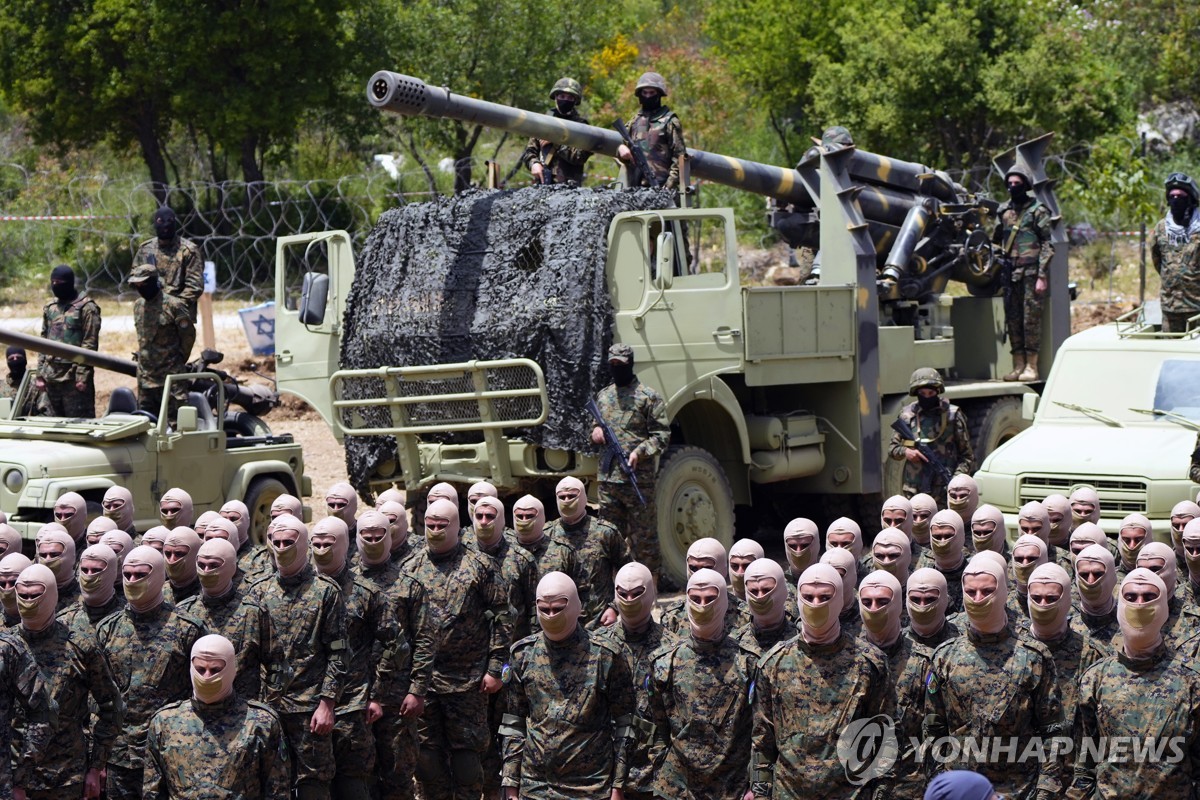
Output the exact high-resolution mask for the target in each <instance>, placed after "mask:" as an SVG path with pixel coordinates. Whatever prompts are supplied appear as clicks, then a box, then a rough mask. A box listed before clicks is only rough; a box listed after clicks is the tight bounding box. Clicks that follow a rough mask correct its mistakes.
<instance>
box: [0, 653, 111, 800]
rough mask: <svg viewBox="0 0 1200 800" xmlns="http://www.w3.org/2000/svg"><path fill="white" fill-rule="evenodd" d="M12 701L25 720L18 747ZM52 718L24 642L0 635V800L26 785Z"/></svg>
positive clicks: (47, 737) (52, 710)
mask: <svg viewBox="0 0 1200 800" xmlns="http://www.w3.org/2000/svg"><path fill="white" fill-rule="evenodd" d="M14 700H15V701H16V704H17V706H19V707H20V710H21V711H22V712H23V713H24V719H25V725H24V730H23V732H22V736H21V740H20V742H19V750H18V749H17V746H15V745H14V742H13V725H12V722H13V710H14V708H13V701H14ZM56 717H57V709H56V708H55V706H54V703H53V702H52V700H51V698H50V693H49V690H48V687H47V686H46V685H45V684H44V683H43V682H42V677H41V674H40V672H39V670H38V665H37V662H36V661H35V660H34V657H33V655H32V654H31V653H30V652H29V648H28V647H26V645H25V641H24V640H23V639H22V638H21V637H20V636H14V635H13V633H8V634H5V635H4V636H0V800H12V796H13V791H12V790H13V786H21V787H24V786H27V785H28V784H29V781H30V780H31V778H32V771H31V767H33V766H34V765H36V764H37V763H39V762H40V761H41V760H42V758H43V757H44V755H45V754H46V749H47V747H48V746H49V744H50V742H51V741H52V739H51V737H52V736H53V735H54V729H55V728H56V727H57V724H58V723H57V720H56ZM76 724H78V723H76ZM14 757H15V758H16V763H15V764H13V763H12V761H13V758H14ZM109 797H112V795H109Z"/></svg>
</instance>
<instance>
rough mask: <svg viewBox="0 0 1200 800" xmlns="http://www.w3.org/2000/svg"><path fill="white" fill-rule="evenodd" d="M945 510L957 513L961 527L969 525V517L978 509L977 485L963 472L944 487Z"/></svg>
mask: <svg viewBox="0 0 1200 800" xmlns="http://www.w3.org/2000/svg"><path fill="white" fill-rule="evenodd" d="M946 508H948V509H950V510H951V511H957V512H958V515H959V516H960V517H962V521H963V525H970V524H971V517H973V516H975V511H976V510H977V509H978V508H979V484H978V483H976V482H975V479H974V478H972V477H971V476H970V475H968V474H966V473H965V472H960V473H958V474H957V475H955V476H954V477H953V478H951V479H950V483H949V485H947V486H946Z"/></svg>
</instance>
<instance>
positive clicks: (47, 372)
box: [34, 265, 100, 419]
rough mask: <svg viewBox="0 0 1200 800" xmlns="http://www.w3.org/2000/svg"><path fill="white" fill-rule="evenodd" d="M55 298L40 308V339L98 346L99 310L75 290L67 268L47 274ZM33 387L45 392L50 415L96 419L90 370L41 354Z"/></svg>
mask: <svg viewBox="0 0 1200 800" xmlns="http://www.w3.org/2000/svg"><path fill="white" fill-rule="evenodd" d="M50 291H51V292H52V293H53V294H54V299H53V300H51V301H50V302H49V303H46V305H45V307H44V308H43V309H42V338H43V339H49V340H50V341H52V342H62V343H63V344H72V345H75V346H76V347H83V348H86V349H88V350H96V349H99V347H100V307H99V306H98V305H96V304H95V302H93V301H92V298H90V297H88V296H87V295H85V294H80V293H79V292H78V291H77V290H76V288H75V271H74V270H72V269H71V268H70V267H68V266H66V265H61V266H57V267H55V268H54V270H53V271H52V272H51V273H50ZM34 385H35V386H36V387H37V389H38V390H39V391H43V392H45V393H46V399H47V400H48V401H49V403H50V409H51V414H52V416H55V417H86V418H88V419H91V418H92V417H94V416H96V382H95V378H94V375H93V370H92V368H91V367H89V366H88V365H86V364H76V363H74V362H72V361H67V360H65V359H61V358H55V357H54V356H50V355H47V354H45V353H41V354H39V355H38V376H37V380H36V381H35V382H34Z"/></svg>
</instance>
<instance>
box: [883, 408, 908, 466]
mask: <svg viewBox="0 0 1200 800" xmlns="http://www.w3.org/2000/svg"><path fill="white" fill-rule="evenodd" d="M907 410H908V407H907V406H905V407H904V408H902V409H900V413H899V414H898V415H897V419H900V420H903V421H905V422H907V423H908V425H909V427H912V423H913V421H912V419H911V418H909V417H906V415H905V413H904V412H905V411H907ZM910 446H911V445H909V444H907V443H905V440H904V439H902V438H901V437H900V432H899V431H898V430H896V429H895V428H892V440H891V442H890V443H889V444H888V455H890V456H891V457H892V458H893V459H895V460H896V461H903V460H904V459H905V457H907V455H908V448H909V447H910Z"/></svg>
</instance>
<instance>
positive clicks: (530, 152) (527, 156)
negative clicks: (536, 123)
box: [521, 136, 542, 169]
mask: <svg viewBox="0 0 1200 800" xmlns="http://www.w3.org/2000/svg"><path fill="white" fill-rule="evenodd" d="M541 155H542V144H541V142H540V141H538V138H537V137H536V136H530V137H529V141H528V142H526V144H525V150H524V151H522V153H521V163H522V164H524V165H525V168H526V169H529V168H531V167H532V166H533V165H534V164H536V163H537V162H538V161H539V160H540V159H541Z"/></svg>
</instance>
